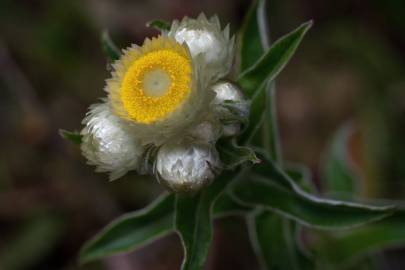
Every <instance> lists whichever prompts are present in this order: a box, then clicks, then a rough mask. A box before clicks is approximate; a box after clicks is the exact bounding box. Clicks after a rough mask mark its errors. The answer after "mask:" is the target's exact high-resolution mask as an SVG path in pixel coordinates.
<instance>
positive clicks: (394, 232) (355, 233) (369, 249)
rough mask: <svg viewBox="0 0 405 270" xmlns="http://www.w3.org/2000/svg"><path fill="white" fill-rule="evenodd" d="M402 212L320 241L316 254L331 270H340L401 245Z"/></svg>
mask: <svg viewBox="0 0 405 270" xmlns="http://www.w3.org/2000/svg"><path fill="white" fill-rule="evenodd" d="M404 228H405V210H404V209H401V210H399V211H397V212H395V213H394V214H393V215H392V216H390V217H388V218H386V219H384V220H381V221H378V222H376V223H373V224H370V225H368V226H364V227H361V228H358V229H355V230H351V231H348V232H345V233H342V234H340V235H336V236H331V237H328V238H324V241H323V242H322V243H321V245H319V246H318V247H317V252H318V253H319V254H320V255H321V254H322V256H323V257H324V258H325V259H326V260H327V261H328V263H329V264H330V265H333V266H334V269H344V268H346V267H348V266H350V265H351V264H353V263H355V262H356V261H358V260H360V259H362V258H364V257H365V256H366V255H368V254H370V253H375V252H377V251H380V250H382V249H385V248H389V247H396V246H399V245H404V244H405V230H404Z"/></svg>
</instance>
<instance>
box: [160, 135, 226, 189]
mask: <svg viewBox="0 0 405 270" xmlns="http://www.w3.org/2000/svg"><path fill="white" fill-rule="evenodd" d="M220 167H221V162H220V159H219V156H218V152H217V151H216V149H215V147H214V146H213V145H212V144H210V143H204V142H199V141H178V142H171V143H166V144H165V145H163V146H162V147H161V148H160V149H159V152H158V154H157V157H156V167H155V170H156V174H157V176H158V179H159V181H160V182H161V183H162V184H164V185H166V186H167V187H169V188H170V189H172V190H174V191H176V192H190V191H196V190H198V189H200V188H202V187H203V186H206V185H208V184H209V183H210V182H211V181H212V180H213V179H214V177H215V176H216V175H217V173H218V172H219V170H220Z"/></svg>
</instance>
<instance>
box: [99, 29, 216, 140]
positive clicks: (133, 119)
mask: <svg viewBox="0 0 405 270" xmlns="http://www.w3.org/2000/svg"><path fill="white" fill-rule="evenodd" d="M195 61H196V60H195V59H193V58H192V57H191V55H190V53H189V51H188V48H187V46H185V45H182V44H180V43H178V42H176V41H175V40H174V39H172V38H168V37H163V36H159V37H157V38H152V39H151V40H149V39H146V40H145V42H144V44H143V46H142V47H138V46H136V45H133V46H132V47H130V48H128V49H126V50H124V51H123V55H122V57H121V59H119V60H117V61H116V62H115V63H114V64H113V68H114V71H113V72H112V78H111V79H109V80H107V85H106V88H105V90H106V91H107V93H108V96H109V103H110V105H111V107H112V111H113V112H114V113H115V114H116V115H117V116H118V117H120V118H122V119H124V120H126V121H127V122H128V124H130V125H132V126H133V127H134V129H135V130H136V131H137V137H139V138H140V140H141V143H142V144H150V143H152V144H155V145H160V144H162V143H163V142H164V141H166V140H168V139H170V138H172V137H178V136H180V135H181V133H182V132H183V131H184V130H185V129H187V128H188V127H189V126H191V125H193V124H194V123H196V122H198V121H199V120H200V119H202V118H203V117H206V115H205V114H204V111H207V110H206V108H207V107H208V106H209V105H208V104H209V103H210V101H211V100H212V98H213V96H214V94H213V92H212V91H206V87H207V83H206V82H205V81H204V80H203V77H204V76H202V75H201V73H202V72H203V71H202V70H201V69H199V68H198V67H197V66H196V64H195Z"/></svg>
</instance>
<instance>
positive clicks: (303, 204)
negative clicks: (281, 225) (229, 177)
mask: <svg viewBox="0 0 405 270" xmlns="http://www.w3.org/2000/svg"><path fill="white" fill-rule="evenodd" d="M261 159H262V161H263V162H262V163H261V164H257V165H256V166H254V167H253V172H252V173H250V174H249V175H245V176H244V177H245V178H248V179H247V180H248V181H239V182H237V183H236V184H235V185H234V186H233V187H232V194H233V196H235V198H236V199H238V200H239V202H240V203H241V204H244V205H247V206H255V205H257V206H262V207H265V208H266V209H269V210H272V211H275V212H277V213H279V214H282V215H284V216H286V217H287V218H291V219H293V220H296V221H297V222H299V223H301V224H303V225H306V226H310V227H316V228H322V229H346V228H351V227H356V226H359V225H362V224H366V223H369V222H373V221H377V220H380V219H383V218H385V217H388V216H390V215H392V213H393V212H394V210H395V208H394V207H392V206H372V205H365V204H357V203H350V202H342V201H337V200H330V199H324V198H320V197H318V196H315V195H312V194H310V193H308V192H306V191H304V190H303V189H301V188H300V187H299V186H298V185H297V184H296V183H295V182H294V181H293V180H292V179H291V178H290V177H289V176H288V175H287V174H286V173H284V172H283V171H282V170H281V169H279V168H278V166H276V165H275V164H274V163H273V162H271V161H270V160H269V159H268V158H266V157H264V156H263V157H261Z"/></svg>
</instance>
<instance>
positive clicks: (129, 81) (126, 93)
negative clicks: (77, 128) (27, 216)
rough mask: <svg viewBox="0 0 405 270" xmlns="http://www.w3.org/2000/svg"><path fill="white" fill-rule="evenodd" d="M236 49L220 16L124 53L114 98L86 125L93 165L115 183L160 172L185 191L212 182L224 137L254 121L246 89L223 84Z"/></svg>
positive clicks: (93, 111)
mask: <svg viewBox="0 0 405 270" xmlns="http://www.w3.org/2000/svg"><path fill="white" fill-rule="evenodd" d="M233 48H234V38H233V37H232V38H230V35H229V26H227V27H226V28H225V30H221V26H220V23H219V20H218V17H216V16H214V17H211V18H210V19H207V18H206V17H205V15H203V14H202V15H200V16H199V17H198V18H197V19H190V18H184V19H183V20H182V21H181V22H179V21H174V22H173V23H172V26H171V28H170V30H169V31H162V33H161V35H159V36H158V37H155V38H152V39H145V41H144V43H143V45H142V46H137V45H132V46H130V47H129V48H127V49H125V50H123V51H122V55H121V57H120V59H118V60H116V61H115V62H114V63H113V65H112V67H113V70H112V73H111V78H110V79H108V80H107V81H106V86H105V91H106V92H107V95H108V97H107V99H105V100H103V103H102V104H97V105H93V106H91V107H90V111H89V113H88V115H87V117H86V118H85V119H84V120H83V124H84V125H85V127H84V129H83V130H82V135H83V141H82V146H81V148H82V152H83V155H84V156H85V157H86V158H87V159H88V163H89V164H92V165H95V166H97V169H96V171H103V172H110V178H111V179H116V178H119V177H121V176H122V175H124V174H125V173H127V172H128V171H130V170H136V171H138V173H154V174H156V176H157V178H158V179H159V182H161V183H163V184H165V185H166V186H167V187H169V188H170V189H172V190H174V191H177V192H181V191H195V190H198V189H200V188H202V187H203V186H206V185H207V184H209V183H210V182H211V181H212V180H213V179H214V177H215V175H217V174H218V173H219V172H220V171H221V168H222V166H221V161H220V158H219V154H218V152H217V150H216V148H215V144H216V142H217V140H218V139H219V138H220V137H221V136H231V135H232V136H233V135H237V134H238V133H239V131H240V126H241V122H243V121H245V118H247V112H248V102H246V101H245V100H244V97H243V95H242V92H241V90H240V89H239V88H238V87H237V86H236V85H235V84H233V83H231V82H230V81H224V80H223V79H224V76H225V75H227V74H228V73H229V72H230V69H231V66H232V60H233ZM150 165H151V166H150Z"/></svg>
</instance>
